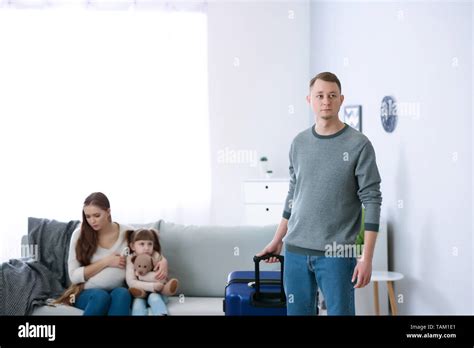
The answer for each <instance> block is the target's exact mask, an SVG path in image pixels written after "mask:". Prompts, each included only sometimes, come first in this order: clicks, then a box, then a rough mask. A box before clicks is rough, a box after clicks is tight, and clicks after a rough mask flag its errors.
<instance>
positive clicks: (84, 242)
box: [76, 192, 112, 266]
mask: <svg viewBox="0 0 474 348" xmlns="http://www.w3.org/2000/svg"><path fill="white" fill-rule="evenodd" d="M89 205H94V206H96V207H97V208H100V209H102V210H105V211H107V210H108V209H110V203H109V199H108V198H107V196H106V195H104V194H103V193H102V192H94V193H91V194H90V195H89V196H88V197H87V198H86V200H85V201H84V207H87V206H89ZM109 222H112V219H111V218H110V219H109ZM98 244H99V236H98V234H97V232H96V231H94V229H93V228H92V226H91V225H89V223H88V222H87V219H86V214H85V213H84V208H83V209H82V224H81V234H80V236H79V239H78V240H77V244H76V257H77V261H79V263H80V264H81V265H82V266H88V265H90V263H91V259H92V255H94V253H95V252H96V250H97V245H98Z"/></svg>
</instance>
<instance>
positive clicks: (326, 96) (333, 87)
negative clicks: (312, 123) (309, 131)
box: [306, 79, 344, 121]
mask: <svg viewBox="0 0 474 348" xmlns="http://www.w3.org/2000/svg"><path fill="white" fill-rule="evenodd" d="M306 100H307V101H308V103H309V104H310V105H311V109H312V110H313V112H314V114H315V115H316V120H319V119H323V120H326V121H329V120H333V119H337V118H338V113H339V109H340V108H341V105H342V102H343V101H344V96H343V95H341V91H339V87H338V85H337V83H336V82H327V81H323V80H319V79H318V80H316V81H315V82H314V84H313V87H312V88H311V90H310V95H308V96H307V97H306Z"/></svg>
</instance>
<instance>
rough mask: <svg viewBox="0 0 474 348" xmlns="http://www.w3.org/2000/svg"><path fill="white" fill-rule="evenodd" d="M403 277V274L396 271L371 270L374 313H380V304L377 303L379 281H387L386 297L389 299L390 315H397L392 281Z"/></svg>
mask: <svg viewBox="0 0 474 348" xmlns="http://www.w3.org/2000/svg"><path fill="white" fill-rule="evenodd" d="M400 279H403V274H401V273H397V272H387V271H372V277H371V279H370V281H371V282H373V283H374V304H375V314H376V315H380V304H379V283H378V282H387V288H388V297H389V300H390V307H391V309H392V315H397V302H396V301H395V292H394V291H393V282H394V281H397V280H400Z"/></svg>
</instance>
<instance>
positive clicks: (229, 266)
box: [159, 221, 280, 297]
mask: <svg viewBox="0 0 474 348" xmlns="http://www.w3.org/2000/svg"><path fill="white" fill-rule="evenodd" d="M276 228H277V225H268V226H204V225H201V226H196V225H180V224H175V223H171V222H166V221H161V223H160V226H159V230H160V241H161V244H162V248H163V255H164V256H165V257H166V258H167V259H168V268H169V272H168V273H169V277H170V278H171V277H175V278H178V279H179V282H180V287H179V289H178V294H183V295H184V296H185V297H223V296H224V291H225V285H226V281H227V276H228V274H229V273H230V272H232V271H236V270H253V269H254V263H253V256H254V255H255V254H256V253H258V252H259V251H260V250H262V249H263V248H264V247H265V246H266V245H267V244H268V243H269V242H270V241H271V240H272V238H273V236H274V234H275V231H276ZM260 268H261V269H262V270H278V269H280V264H279V263H275V264H265V263H261V267H260Z"/></svg>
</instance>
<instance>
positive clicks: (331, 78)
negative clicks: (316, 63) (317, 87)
mask: <svg viewBox="0 0 474 348" xmlns="http://www.w3.org/2000/svg"><path fill="white" fill-rule="evenodd" d="M316 80H323V81H326V82H336V84H337V86H338V87H339V92H340V93H342V88H341V81H339V79H338V78H337V76H336V75H334V74H333V73H331V72H328V71H325V72H322V73H319V74H317V75H316V76H315V77H313V78H312V79H311V81H310V82H309V89H310V90H311V88H312V87H313V85H314V83H315V82H316Z"/></svg>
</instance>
